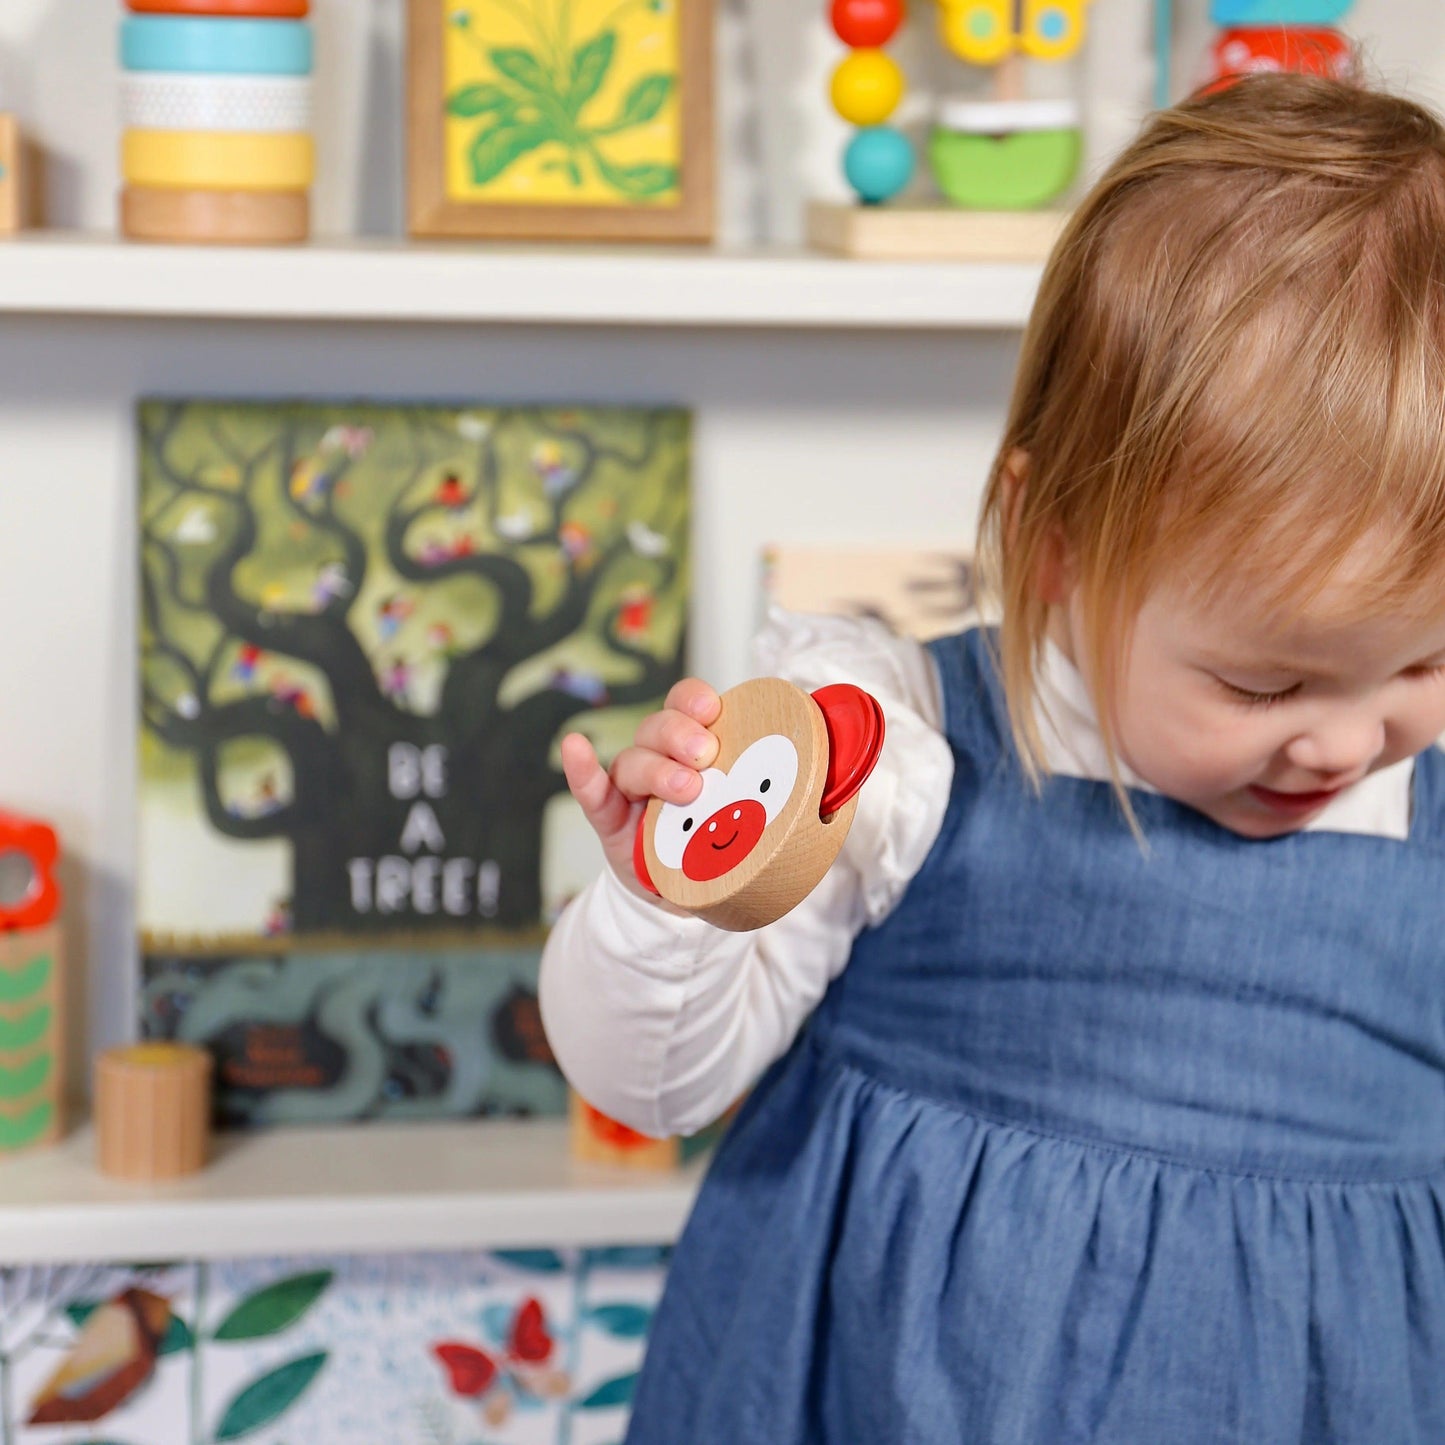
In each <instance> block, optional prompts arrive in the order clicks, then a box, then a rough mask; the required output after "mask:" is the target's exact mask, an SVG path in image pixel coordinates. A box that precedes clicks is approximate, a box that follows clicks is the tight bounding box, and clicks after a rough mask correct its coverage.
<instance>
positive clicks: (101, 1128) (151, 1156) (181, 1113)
mask: <svg viewBox="0 0 1445 1445" xmlns="http://www.w3.org/2000/svg"><path fill="white" fill-rule="evenodd" d="M210 1122H211V1056H210V1054H209V1053H207V1052H206V1050H205V1049H201V1048H196V1047H195V1046H194V1045H191V1044H174V1043H143V1044H131V1045H129V1046H127V1047H123V1048H116V1049H108V1050H107V1051H106V1052H105V1053H103V1054H101V1055H100V1057H99V1058H98V1059H97V1060H96V1065H95V1132H96V1162H97V1164H98V1165H99V1167H100V1170H101V1172H102V1173H104V1174H110V1175H113V1176H114V1177H115V1178H118V1179H131V1180H136V1181H139V1182H153V1181H157V1180H162V1179H179V1178H180V1177H181V1176H182V1175H185V1174H193V1173H194V1172H195V1171H196V1170H198V1169H200V1168H202V1167H204V1165H205V1162H206V1156H207V1153H208V1150H209V1146H210Z"/></svg>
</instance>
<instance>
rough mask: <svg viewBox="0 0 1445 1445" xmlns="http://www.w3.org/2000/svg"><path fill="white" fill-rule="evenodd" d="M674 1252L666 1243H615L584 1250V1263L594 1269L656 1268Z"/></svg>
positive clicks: (665, 1261) (664, 1262)
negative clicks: (603, 1247) (602, 1247)
mask: <svg viewBox="0 0 1445 1445" xmlns="http://www.w3.org/2000/svg"><path fill="white" fill-rule="evenodd" d="M671 1254H672V1249H671V1247H670V1246H668V1245H665V1244H614V1245H609V1246H607V1247H606V1248H605V1249H588V1250H584V1251H583V1264H584V1266H586V1267H589V1268H592V1269H655V1268H657V1267H658V1266H659V1265H664V1264H666V1263H667V1261H668V1259H669V1257H670V1256H671Z"/></svg>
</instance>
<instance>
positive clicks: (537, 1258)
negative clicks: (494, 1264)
mask: <svg viewBox="0 0 1445 1445" xmlns="http://www.w3.org/2000/svg"><path fill="white" fill-rule="evenodd" d="M492 1258H493V1259H499V1260H501V1262H502V1263H503V1264H512V1265H516V1267H517V1268H518V1269H537V1270H543V1271H545V1272H546V1273H547V1274H556V1273H557V1272H558V1271H559V1270H563V1269H566V1267H567V1266H566V1265H565V1264H563V1263H562V1258H561V1256H560V1255H558V1254H555V1253H554V1252H553V1251H552V1250H550V1249H494V1250H493V1251H492Z"/></svg>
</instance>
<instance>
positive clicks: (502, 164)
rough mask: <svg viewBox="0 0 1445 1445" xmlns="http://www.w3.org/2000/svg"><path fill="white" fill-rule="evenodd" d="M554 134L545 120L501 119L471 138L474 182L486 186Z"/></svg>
mask: <svg viewBox="0 0 1445 1445" xmlns="http://www.w3.org/2000/svg"><path fill="white" fill-rule="evenodd" d="M555 138H556V133H555V132H554V131H553V129H552V127H551V126H550V125H549V124H548V123H547V122H546V121H544V120H533V121H524V122H516V121H512V120H505V119H504V120H502V121H499V122H498V123H497V124H496V125H494V126H493V127H492V128H491V129H490V130H484V131H483V132H482V133H481V135H479V136H478V137H477V138H476V140H474V141H473V142H472V149H471V161H472V184H473V185H478V186H485V185H486V184H487V183H488V182H489V181H494V180H496V178H497V177H498V176H499V175H501V174H502V172H503V171H504V170H506V169H507V167H508V166H509V165H511V164H512V162H513V161H516V160H520V159H521V158H522V157H523V156H524V155H526V154H527V152H528V151H534V150H536V149H537V147H538V146H539V145H544V144H545V143H546V142H547V141H549V140H554V139H555Z"/></svg>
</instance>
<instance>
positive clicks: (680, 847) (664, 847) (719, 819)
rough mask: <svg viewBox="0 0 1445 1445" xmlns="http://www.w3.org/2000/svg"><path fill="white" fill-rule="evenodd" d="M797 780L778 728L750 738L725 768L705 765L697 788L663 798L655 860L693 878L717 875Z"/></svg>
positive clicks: (793, 754) (747, 847) (793, 751)
mask: <svg viewBox="0 0 1445 1445" xmlns="http://www.w3.org/2000/svg"><path fill="white" fill-rule="evenodd" d="M797 781H798V749H797V748H796V746H795V745H794V744H793V742H792V740H791V739H789V738H786V737H784V736H783V735H782V734H781V733H770V734H769V735H768V736H767V737H762V738H759V739H758V740H757V741H756V742H755V743H752V744H750V745H749V746H748V747H747V748H746V749H745V750H744V751H743V752H742V753H741V754H740V755H739V757H738V758H737V760H736V761H735V762H734V763H733V765H732V767H731V768H729V769H728V770H727V771H726V772H724V771H722V770H721V769H719V768H707V769H705V770H704V772H703V774H702V792H701V793H699V794H698V796H697V797H696V798H695V799H694V800H693V801H692V802H691V803H688V804H686V805H680V804H677V803H664V804H663V806H662V809H661V811H660V812H659V814H658V819H657V828H656V831H655V832H654V833H653V838H652V842H653V847H654V848H655V849H656V851H657V857H658V861H659V862H661V863H663V864H664V865H665V866H667V867H668V868H676V869H679V870H680V871H681V872H682V873H683V874H684V875H685V876H686V877H688V878H691V879H693V880H694V881H696V882H705V881H709V880H711V879H713V878H719V877H721V876H722V875H723V874H724V873H727V872H729V871H730V870H731V869H733V868H735V867H737V865H738V864H739V863H741V862H742V861H743V860H744V859H745V858H746V857H747V856H748V855H749V854H750V853H751V852H752V851H753V849H754V848H755V847H756V846H757V843H758V840H759V839H760V838H761V837H762V835H763V832H764V830H765V829H766V828H767V826H768V824H769V823H771V822H772V821H773V819H774V818H776V817H777V816H778V814H779V813H780V812H782V810H783V808H784V807H785V806H786V804H787V801H788V799H789V798H790V797H791V796H792V794H793V788H794V786H795V785H796V783H797Z"/></svg>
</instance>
